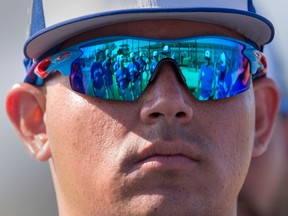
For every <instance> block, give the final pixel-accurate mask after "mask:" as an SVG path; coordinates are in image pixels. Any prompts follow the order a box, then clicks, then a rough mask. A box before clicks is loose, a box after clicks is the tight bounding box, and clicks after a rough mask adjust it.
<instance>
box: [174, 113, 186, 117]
mask: <svg viewBox="0 0 288 216" xmlns="http://www.w3.org/2000/svg"><path fill="white" fill-rule="evenodd" d="M185 116H186V113H185V112H178V113H176V117H178V118H182V117H185Z"/></svg>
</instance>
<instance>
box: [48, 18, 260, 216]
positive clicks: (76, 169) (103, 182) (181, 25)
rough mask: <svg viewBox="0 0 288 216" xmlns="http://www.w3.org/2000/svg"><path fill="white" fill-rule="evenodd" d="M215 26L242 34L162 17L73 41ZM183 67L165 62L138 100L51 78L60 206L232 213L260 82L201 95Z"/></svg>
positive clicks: (181, 33)
mask: <svg viewBox="0 0 288 216" xmlns="http://www.w3.org/2000/svg"><path fill="white" fill-rule="evenodd" d="M207 34H215V35H225V36H231V37H234V38H238V39H239V38H240V39H241V37H240V36H239V35H238V34H236V33H235V32H233V31H231V30H228V29H225V28H222V27H219V26H214V25H208V24H203V23H195V22H188V21H187V22H186V21H175V20H169V21H160V20H159V21H155V20H153V21H139V22H131V23H125V24H119V25H114V26H109V27H105V28H102V29H98V30H94V31H92V32H89V33H87V34H83V35H80V36H79V37H76V38H73V39H71V40H69V41H67V43H66V44H65V45H64V47H65V46H66V47H67V46H70V45H72V44H75V43H76V42H79V41H83V40H86V39H88V38H92V37H95V36H96V35H97V36H107V35H136V36H145V37H154V38H177V37H187V36H192V35H207ZM177 73H179V71H177V70H176V69H175V67H173V65H171V63H168V62H164V63H162V65H161V67H160V69H159V72H158V75H157V76H158V77H157V78H156V82H154V83H152V84H151V85H150V86H149V87H148V88H147V89H146V90H145V92H144V93H143V95H142V96H141V97H140V98H139V99H138V100H137V101H134V102H119V101H111V100H103V99H97V98H92V97H89V96H85V95H82V94H79V93H76V92H74V91H72V90H71V89H70V85H69V78H67V77H63V76H58V75H55V76H54V77H53V78H52V79H49V81H47V82H46V91H47V103H46V112H45V123H46V130H47V134H48V138H49V143H50V148H51V153H52V160H51V161H50V165H51V168H52V170H53V179H54V182H55V185H56V192H57V196H58V200H59V202H62V204H60V205H59V208H60V211H61V206H62V205H65V206H66V207H67V206H68V209H72V208H74V210H75V209H76V211H78V212H82V213H84V214H85V215H227V214H232V212H231V211H232V209H233V208H234V207H235V206H234V204H235V201H236V197H237V195H238V193H239V191H240V188H241V186H242V183H243V181H244V178H245V176H246V173H247V169H248V165H249V162H250V158H251V153H252V148H253V141H254V128H255V125H254V122H255V113H254V110H255V106H254V94H253V89H250V90H248V91H246V92H244V93H243V94H240V95H238V96H236V97H233V98H229V99H224V100H219V101H209V102H200V101H197V100H196V99H194V98H193V96H192V95H191V93H189V90H188V89H187V87H186V86H185V85H184V84H183V83H181V82H180V81H179V80H178V79H177V78H176V77H177V75H176V74H177ZM63 200H65V202H64V201H63ZM63 203H65V204H63Z"/></svg>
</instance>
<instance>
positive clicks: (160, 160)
mask: <svg viewBox="0 0 288 216" xmlns="http://www.w3.org/2000/svg"><path fill="white" fill-rule="evenodd" d="M195 162H197V161H196V160H191V159H190V158H188V157H187V156H185V155H182V154H175V155H159V154H155V155H151V156H149V157H147V158H145V159H144V160H141V161H139V162H138V163H137V165H138V166H140V167H141V168H143V169H157V168H158V169H166V170H181V169H186V168H187V167H190V166H191V165H192V164H194V163H195Z"/></svg>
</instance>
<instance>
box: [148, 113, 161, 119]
mask: <svg viewBox="0 0 288 216" xmlns="http://www.w3.org/2000/svg"><path fill="white" fill-rule="evenodd" d="M160 115H161V113H159V112H153V113H151V114H150V116H151V117H153V118H157V117H159V116H160Z"/></svg>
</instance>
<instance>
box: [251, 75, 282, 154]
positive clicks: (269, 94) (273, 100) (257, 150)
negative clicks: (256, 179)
mask: <svg viewBox="0 0 288 216" xmlns="http://www.w3.org/2000/svg"><path fill="white" fill-rule="evenodd" d="M253 85H254V94H255V102H256V124H255V140H254V148H253V153H252V154H253V157H257V156H260V155H262V154H263V153H264V152H265V151H266V149H267V147H268V144H269V142H270V139H271V136H272V133H273V128H274V125H275V121H276V116H277V113H278V109H279V101H280V98H279V91H278V88H277V86H276V84H275V83H274V81H273V80H271V79H270V78H261V79H259V80H255V81H254V83H253Z"/></svg>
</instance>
